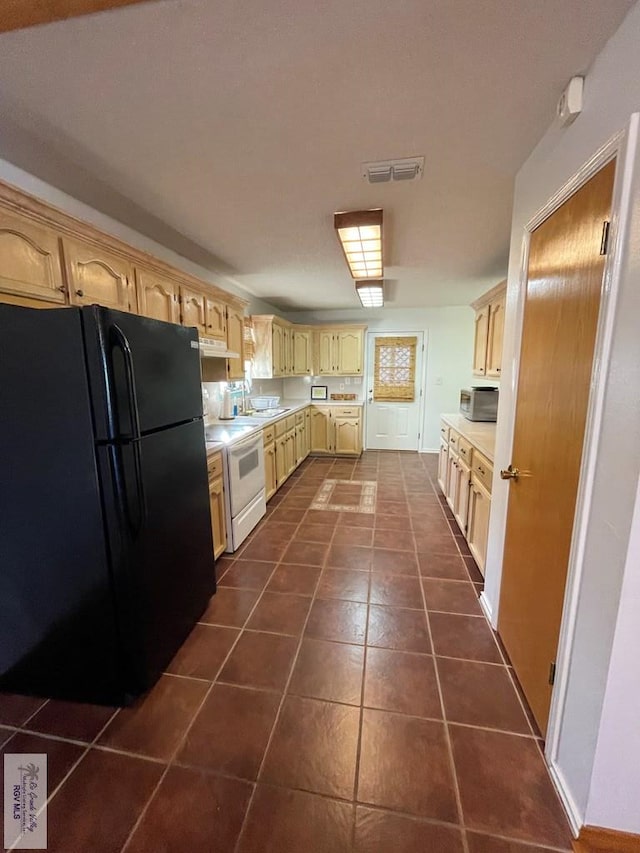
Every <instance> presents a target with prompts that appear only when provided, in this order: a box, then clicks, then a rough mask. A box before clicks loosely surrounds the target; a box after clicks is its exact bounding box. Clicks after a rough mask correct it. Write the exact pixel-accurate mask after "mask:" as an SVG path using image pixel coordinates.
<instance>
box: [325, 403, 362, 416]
mask: <svg viewBox="0 0 640 853" xmlns="http://www.w3.org/2000/svg"><path fill="white" fill-rule="evenodd" d="M361 411H362V410H361V408H360V407H359V406H332V412H333V416H334V418H358V417H360V413H361Z"/></svg>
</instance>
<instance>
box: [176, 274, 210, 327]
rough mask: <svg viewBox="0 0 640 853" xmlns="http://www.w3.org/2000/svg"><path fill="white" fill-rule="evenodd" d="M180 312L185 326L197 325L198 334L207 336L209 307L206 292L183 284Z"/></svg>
mask: <svg viewBox="0 0 640 853" xmlns="http://www.w3.org/2000/svg"><path fill="white" fill-rule="evenodd" d="M180 313H181V315H182V316H181V320H182V325H183V326H195V327H196V329H197V330H198V334H199V335H204V336H205V337H206V333H207V309H206V299H205V295H204V293H200V292H199V291H198V290H191V289H190V288H188V287H184V286H181V287H180Z"/></svg>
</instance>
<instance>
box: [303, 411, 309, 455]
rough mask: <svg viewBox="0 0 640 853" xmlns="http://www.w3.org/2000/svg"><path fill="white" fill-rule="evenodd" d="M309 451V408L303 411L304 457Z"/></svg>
mask: <svg viewBox="0 0 640 853" xmlns="http://www.w3.org/2000/svg"><path fill="white" fill-rule="evenodd" d="M310 452H311V409H306V410H305V413H304V458H305V459H306V458H307V456H308V455H309V453H310Z"/></svg>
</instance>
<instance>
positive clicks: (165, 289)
mask: <svg viewBox="0 0 640 853" xmlns="http://www.w3.org/2000/svg"><path fill="white" fill-rule="evenodd" d="M136 285H137V290H138V310H139V312H140V314H142V315H143V316H144V317H152V318H153V319H155V320H164V321H165V322H167V323H177V322H179V320H180V311H179V306H178V285H177V284H176V283H175V282H173V281H171V279H169V278H165V277H164V276H162V275H160V274H159V273H156V272H153V271H152V270H145V269H141V268H140V267H136Z"/></svg>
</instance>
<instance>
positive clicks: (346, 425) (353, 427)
mask: <svg viewBox="0 0 640 853" xmlns="http://www.w3.org/2000/svg"><path fill="white" fill-rule="evenodd" d="M333 428H334V431H335V452H336V453H347V454H349V455H351V454H358V453H360V450H361V447H360V421H359V420H357V419H355V418H340V417H337V418H335V419H334V425H333Z"/></svg>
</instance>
